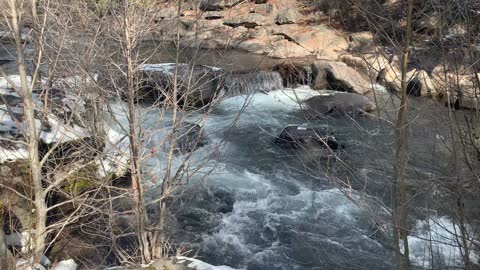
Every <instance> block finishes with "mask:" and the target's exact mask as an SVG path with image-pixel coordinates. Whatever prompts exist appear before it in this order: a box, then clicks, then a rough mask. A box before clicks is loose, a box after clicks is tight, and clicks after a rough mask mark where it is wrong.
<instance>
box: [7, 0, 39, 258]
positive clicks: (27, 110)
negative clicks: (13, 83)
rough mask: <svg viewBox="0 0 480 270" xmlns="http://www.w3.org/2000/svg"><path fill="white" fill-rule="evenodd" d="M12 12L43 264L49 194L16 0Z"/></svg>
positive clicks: (35, 242) (35, 243) (36, 254)
mask: <svg viewBox="0 0 480 270" xmlns="http://www.w3.org/2000/svg"><path fill="white" fill-rule="evenodd" d="M9 3H10V11H11V27H12V30H13V34H14V37H15V45H16V51H17V65H18V72H19V75H20V80H21V88H22V95H23V105H24V119H23V120H24V123H25V125H24V129H25V130H24V132H25V133H26V134H25V135H26V136H25V137H26V140H27V144H28V157H29V161H30V174H31V179H32V186H33V194H34V198H35V200H34V205H35V222H34V224H35V232H34V235H33V236H32V237H31V239H30V240H31V241H33V246H34V251H33V252H34V253H33V255H34V259H35V260H36V261H39V260H40V258H41V257H42V256H43V253H44V248H45V242H46V241H45V239H46V231H45V229H46V221H47V206H46V205H45V192H44V189H43V186H42V174H41V165H40V160H39V155H38V136H37V131H36V124H35V112H34V105H33V98H32V88H31V85H30V86H29V85H28V83H29V82H28V79H27V71H26V60H25V54H24V50H23V45H22V39H21V32H20V22H19V21H18V18H19V13H20V11H19V7H18V3H17V1H16V0H9Z"/></svg>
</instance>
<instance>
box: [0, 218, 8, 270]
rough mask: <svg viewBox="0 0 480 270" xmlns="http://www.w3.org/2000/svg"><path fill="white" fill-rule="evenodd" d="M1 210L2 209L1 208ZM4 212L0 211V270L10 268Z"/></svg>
mask: <svg viewBox="0 0 480 270" xmlns="http://www.w3.org/2000/svg"><path fill="white" fill-rule="evenodd" d="M0 211H2V210H1V209H0ZM2 215H3V213H1V212H0V270H8V261H7V258H8V257H7V256H8V250H7V243H6V238H5V232H4V231H3V216H2Z"/></svg>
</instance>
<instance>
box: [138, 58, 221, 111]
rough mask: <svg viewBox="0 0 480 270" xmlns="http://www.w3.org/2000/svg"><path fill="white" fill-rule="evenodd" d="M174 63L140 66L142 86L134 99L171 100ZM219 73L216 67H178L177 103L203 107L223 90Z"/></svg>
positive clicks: (184, 65) (180, 65) (219, 70)
mask: <svg viewBox="0 0 480 270" xmlns="http://www.w3.org/2000/svg"><path fill="white" fill-rule="evenodd" d="M175 66H176V64H175V63H166V64H144V65H142V66H140V70H141V77H142V85H143V87H142V88H141V89H140V91H139V93H138V99H139V100H143V101H146V102H153V103H156V102H163V101H165V100H167V99H170V98H171V93H172V91H173V89H174V86H175V85H174V82H175ZM223 76H224V75H223V71H222V69H220V68H216V67H210V66H203V65H188V64H178V69H177V74H176V81H177V100H178V102H179V104H180V105H183V106H184V107H190V106H204V105H207V104H208V103H209V102H210V101H212V100H213V99H214V98H215V97H216V96H217V95H218V94H219V93H220V91H221V89H223V80H224V79H223Z"/></svg>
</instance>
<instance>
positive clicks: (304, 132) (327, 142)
mask: <svg viewBox="0 0 480 270" xmlns="http://www.w3.org/2000/svg"><path fill="white" fill-rule="evenodd" d="M275 143H276V144H277V145H282V146H289V147H309V146H320V147H328V148H330V149H333V150H336V149H338V148H339V147H340V145H339V143H338V141H337V138H336V137H335V136H334V135H333V133H332V132H330V131H329V130H328V129H326V128H322V127H302V126H297V125H290V126H287V127H285V128H284V129H283V130H282V132H281V133H280V135H278V136H277V137H276V138H275Z"/></svg>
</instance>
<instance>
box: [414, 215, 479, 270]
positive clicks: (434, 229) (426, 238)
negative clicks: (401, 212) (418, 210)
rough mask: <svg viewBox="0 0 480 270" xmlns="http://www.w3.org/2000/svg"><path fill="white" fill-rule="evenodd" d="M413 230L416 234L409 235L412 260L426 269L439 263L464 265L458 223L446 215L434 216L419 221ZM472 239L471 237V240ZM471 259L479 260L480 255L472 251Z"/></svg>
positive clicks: (451, 265)
mask: <svg viewBox="0 0 480 270" xmlns="http://www.w3.org/2000/svg"><path fill="white" fill-rule="evenodd" d="M413 232H414V235H411V236H409V237H408V245H409V248H410V260H411V261H412V262H413V263H415V264H416V265H418V266H422V267H424V268H426V269H431V268H432V267H438V264H440V265H441V264H443V265H445V266H448V267H460V268H461V267H462V266H463V258H462V254H461V248H460V246H459V243H460V242H459V241H460V240H459V239H457V237H459V236H458V234H459V232H460V228H459V227H458V225H456V224H453V223H452V222H451V221H450V220H449V219H447V218H446V217H432V218H430V220H426V221H419V222H417V225H416V226H415V228H414V230H413ZM471 241H472V240H471V239H470V240H469V242H471ZM432 254H433V258H432ZM470 259H471V260H472V261H477V260H478V259H479V256H478V255H477V254H476V253H473V252H471V254H470ZM432 262H435V263H436V265H434V264H432Z"/></svg>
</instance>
